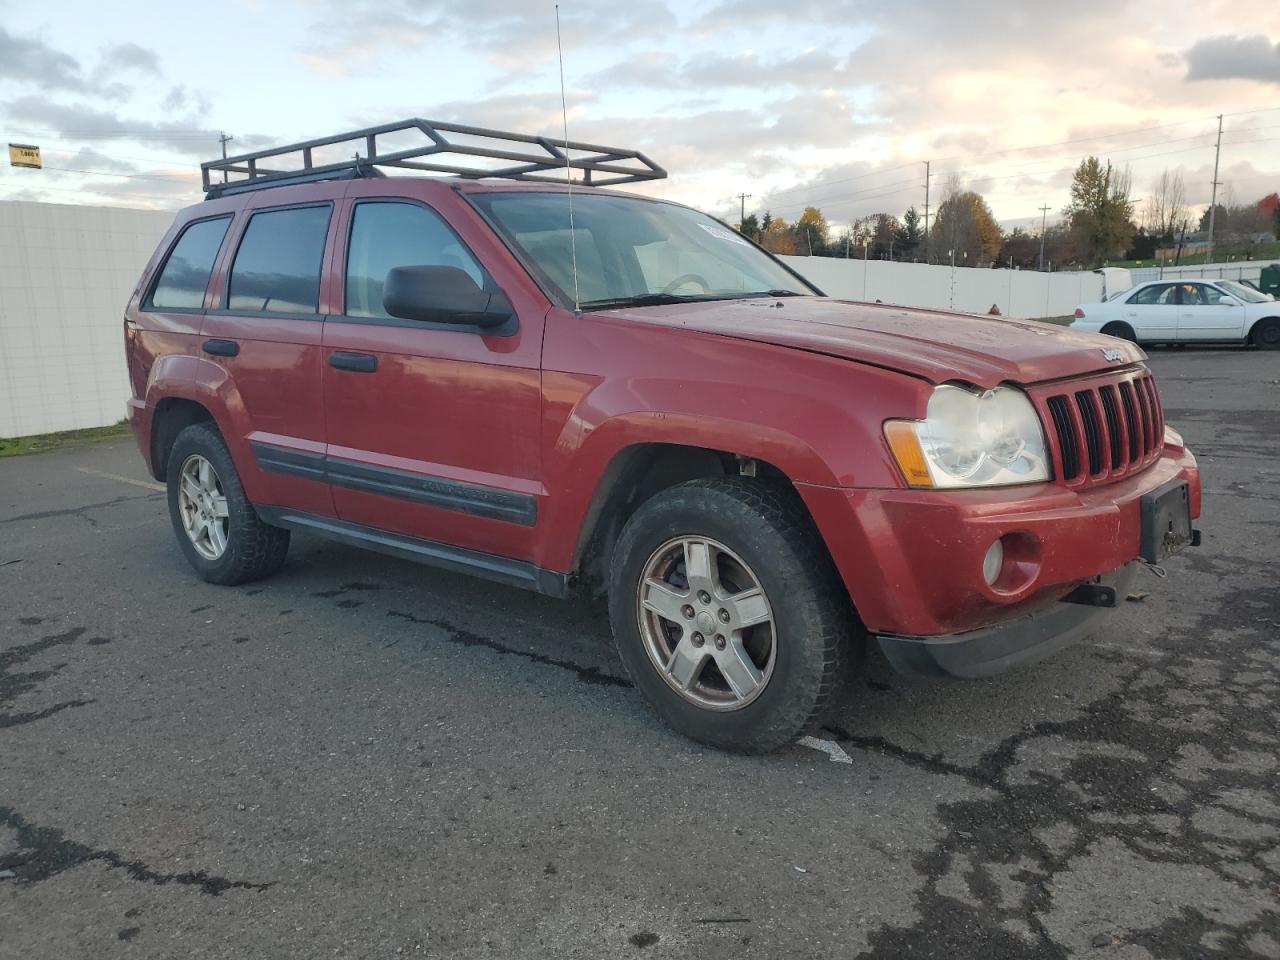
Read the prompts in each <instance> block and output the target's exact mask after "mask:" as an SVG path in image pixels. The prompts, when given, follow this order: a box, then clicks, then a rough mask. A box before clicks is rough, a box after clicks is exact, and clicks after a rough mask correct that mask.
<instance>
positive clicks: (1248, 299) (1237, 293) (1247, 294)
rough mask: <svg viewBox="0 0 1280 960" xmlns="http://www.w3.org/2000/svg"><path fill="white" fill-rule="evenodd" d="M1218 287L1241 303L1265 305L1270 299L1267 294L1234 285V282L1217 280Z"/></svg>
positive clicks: (1241, 284) (1238, 284)
mask: <svg viewBox="0 0 1280 960" xmlns="http://www.w3.org/2000/svg"><path fill="white" fill-rule="evenodd" d="M1218 286H1220V287H1221V288H1222V289H1223V290H1225V291H1227V293H1229V294H1231V295H1232V296H1233V297H1235V298H1236V299H1237V300H1239V301H1240V302H1242V303H1266V302H1267V301H1268V300H1270V299H1271V298H1270V297H1269V296H1268V295H1267V294H1265V293H1259V292H1258V291H1257V290H1254V289H1253V288H1252V287H1246V286H1245V285H1244V284H1243V283H1236V282H1235V281H1234V280H1219V281H1218Z"/></svg>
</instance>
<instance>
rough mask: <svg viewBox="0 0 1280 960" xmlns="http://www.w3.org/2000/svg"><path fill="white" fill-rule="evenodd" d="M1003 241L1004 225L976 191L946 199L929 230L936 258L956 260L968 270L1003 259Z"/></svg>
mask: <svg viewBox="0 0 1280 960" xmlns="http://www.w3.org/2000/svg"><path fill="white" fill-rule="evenodd" d="M953 189H955V188H954V185H953ZM1001 239H1002V236H1001V232H1000V225H999V224H997V223H996V219H995V217H993V216H992V215H991V208H990V207H988V206H987V201H985V200H983V199H982V197H981V196H979V195H978V194H976V193H974V192H973V191H972V190H964V191H959V190H958V189H955V192H953V193H952V194H951V195H950V196H948V197H947V199H945V200H943V201H942V203H941V205H940V206H939V207H938V215H937V216H936V217H935V218H934V221H933V226H932V227H931V228H930V230H929V242H930V244H931V246H932V248H933V253H934V255H935V256H936V258H937V259H938V260H939V261H941V260H943V259H944V258H945V259H951V258H952V257H954V262H955V263H957V264H959V265H961V266H966V267H989V266H990V265H991V264H992V263H993V262H994V261H995V259H996V258H997V257H998V256H1000V242H1001Z"/></svg>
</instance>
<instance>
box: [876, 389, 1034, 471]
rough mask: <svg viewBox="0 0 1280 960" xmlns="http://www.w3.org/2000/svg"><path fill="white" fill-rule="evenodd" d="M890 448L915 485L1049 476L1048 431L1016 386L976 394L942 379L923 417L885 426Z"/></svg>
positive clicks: (894, 422)
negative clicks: (941, 383)
mask: <svg viewBox="0 0 1280 960" xmlns="http://www.w3.org/2000/svg"><path fill="white" fill-rule="evenodd" d="M884 434H885V438H886V439H887V440H888V441H889V449H890V450H892V451H893V455H894V459H895V460H897V462H898V466H899V467H900V468H901V469H902V473H903V475H904V476H905V477H906V478H907V483H908V484H910V485H911V486H913V487H994V486H1001V485H1003V484H1009V483H1033V482H1036V481H1040V480H1048V479H1049V458H1048V456H1047V455H1046V452H1045V440H1044V430H1043V428H1042V427H1041V426H1040V418H1039V417H1038V416H1036V411H1035V407H1033V406H1032V405H1031V401H1030V400H1028V399H1027V395H1026V394H1025V393H1023V392H1022V391H1021V390H1017V389H1015V388H1013V387H996V388H995V389H994V390H988V391H986V392H985V393H975V392H973V391H971V390H966V389H964V388H962V387H955V386H951V385H949V384H944V385H943V386H941V387H937V388H936V389H935V390H934V391H933V396H932V397H930V398H929V407H928V410H927V412H926V415H925V419H923V420H890V421H889V422H888V423H886V424H885V425H884Z"/></svg>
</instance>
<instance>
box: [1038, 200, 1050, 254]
mask: <svg viewBox="0 0 1280 960" xmlns="http://www.w3.org/2000/svg"><path fill="white" fill-rule="evenodd" d="M1048 220H1049V205H1048V204H1047V203H1046V204H1045V205H1044V206H1043V207H1041V208H1040V259H1039V261H1038V262H1037V263H1036V269H1037V270H1043V269H1044V231H1045V224H1046V223H1047V222H1048Z"/></svg>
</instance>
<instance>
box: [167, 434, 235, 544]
mask: <svg viewBox="0 0 1280 960" xmlns="http://www.w3.org/2000/svg"><path fill="white" fill-rule="evenodd" d="M178 510H179V513H180V514H181V516H182V528H183V529H184V530H185V531H186V533H187V537H188V539H190V541H191V545H192V546H193V547H195V549H196V553H198V554H200V556H202V557H203V558H204V559H206V560H217V559H218V558H219V557H221V556H222V555H223V554H224V553H225V552H226V550H227V540H228V538H229V536H230V527H231V520H230V513H229V511H228V509H227V496H226V494H225V493H224V492H223V489H222V480H221V479H219V477H218V472H217V471H216V470H214V468H213V464H212V463H210V462H209V461H208V460H206V459H205V458H204V457H202V456H200V454H198V453H193V454H192V455H191V456H189V457H187V459H186V461H185V462H184V463H183V464H182V470H181V472H180V473H179V474H178Z"/></svg>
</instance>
